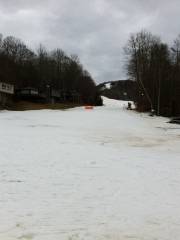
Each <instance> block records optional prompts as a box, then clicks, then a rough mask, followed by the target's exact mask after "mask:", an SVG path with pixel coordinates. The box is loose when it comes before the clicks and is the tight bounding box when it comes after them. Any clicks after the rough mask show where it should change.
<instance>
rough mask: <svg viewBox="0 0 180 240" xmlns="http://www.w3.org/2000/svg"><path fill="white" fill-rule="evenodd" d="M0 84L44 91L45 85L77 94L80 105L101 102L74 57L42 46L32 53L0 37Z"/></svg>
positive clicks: (93, 84) (89, 79) (21, 43)
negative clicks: (81, 103)
mask: <svg viewBox="0 0 180 240" xmlns="http://www.w3.org/2000/svg"><path fill="white" fill-rule="evenodd" d="M0 81H1V82H6V83H11V84H14V86H15V89H20V88H26V87H34V88H37V89H38V90H39V91H40V92H42V93H43V92H44V93H45V92H46V91H47V86H48V87H49V86H50V87H51V88H52V89H55V90H56V91H59V92H63V93H71V92H73V93H77V94H79V96H80V99H81V101H82V102H83V103H88V104H95V105H96V104H99V103H101V99H100V97H99V96H98V93H97V91H96V85H95V82H94V81H93V79H92V77H91V75H90V74H89V73H88V71H86V70H85V69H84V68H83V66H82V64H81V63H80V61H79V59H78V57H77V56H75V55H72V56H68V55H67V54H66V53H65V52H64V51H63V50H61V49H55V50H53V51H48V50H47V49H46V48H45V47H43V46H42V45H40V46H39V48H38V49H37V51H36V52H34V51H32V50H31V49H29V48H28V47H27V46H26V45H25V43H24V42H22V41H21V40H20V39H17V38H15V37H13V36H8V37H5V38H3V36H2V34H0Z"/></svg>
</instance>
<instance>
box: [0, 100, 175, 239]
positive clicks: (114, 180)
mask: <svg viewBox="0 0 180 240" xmlns="http://www.w3.org/2000/svg"><path fill="white" fill-rule="evenodd" d="M104 102H105V106H103V107H97V108H94V110H85V109H84V108H74V109H70V110H66V111H57V110H41V111H24V112H13V111H1V112H0V133H1V134H0V240H15V239H22V240H31V239H33V240H86V239H87V240H170V239H172V240H179V239H180V148H179V146H180V145H179V144H180V126H178V125H170V124H168V123H167V121H168V119H166V118H160V117H149V116H148V115H147V114H140V113H136V112H134V111H128V110H126V106H127V103H126V102H121V101H115V100H109V99H107V98H104Z"/></svg>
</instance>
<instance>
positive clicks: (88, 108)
mask: <svg viewBox="0 0 180 240" xmlns="http://www.w3.org/2000/svg"><path fill="white" fill-rule="evenodd" d="M84 108H85V109H86V110H92V109H93V108H94V107H93V106H85V107H84Z"/></svg>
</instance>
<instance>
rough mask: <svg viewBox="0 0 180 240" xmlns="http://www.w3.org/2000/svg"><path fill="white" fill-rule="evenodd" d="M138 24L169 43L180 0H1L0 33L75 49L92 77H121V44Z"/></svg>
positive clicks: (178, 22) (179, 18) (178, 25)
mask: <svg viewBox="0 0 180 240" xmlns="http://www.w3.org/2000/svg"><path fill="white" fill-rule="evenodd" d="M142 29H147V30H150V31H152V33H154V34H158V35H160V36H161V38H162V39H163V41H166V42H168V43H171V42H173V39H175V38H176V37H177V35H178V34H179V33H180V0H171V1H170V0H30V1H29V0H0V33H2V34H3V35H4V36H7V35H13V36H15V37H18V38H21V39H22V40H23V41H24V42H25V43H26V44H27V45H28V46H30V47H31V48H33V49H35V48H37V46H38V44H39V43H40V42H41V43H42V44H43V45H45V46H46V47H47V48H48V49H52V48H57V47H59V48H62V49H63V50H65V51H66V52H68V53H69V54H77V55H78V56H79V57H80V60H81V62H82V63H83V65H84V67H85V68H86V69H87V70H88V71H89V72H90V73H91V75H92V77H93V78H94V79H95V81H96V82H102V81H108V80H116V79H124V78H126V74H125V71H124V67H123V65H124V56H123V47H124V45H125V44H126V42H127V39H128V37H129V35H130V33H134V32H137V31H140V30H142Z"/></svg>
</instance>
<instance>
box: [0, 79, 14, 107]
mask: <svg viewBox="0 0 180 240" xmlns="http://www.w3.org/2000/svg"><path fill="white" fill-rule="evenodd" d="M13 95H14V85H12V84H8V83H4V82H0V108H5V107H7V106H10V105H11V104H12V100H13Z"/></svg>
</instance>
